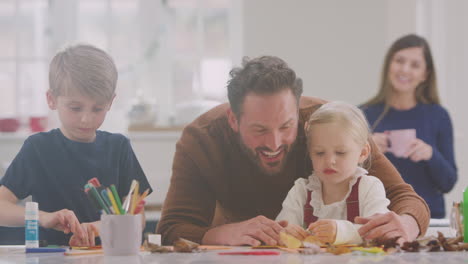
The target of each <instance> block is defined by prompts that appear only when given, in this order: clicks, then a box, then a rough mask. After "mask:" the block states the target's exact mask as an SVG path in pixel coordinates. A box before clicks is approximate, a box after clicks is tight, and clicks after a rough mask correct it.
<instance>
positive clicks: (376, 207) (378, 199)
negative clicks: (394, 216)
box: [276, 167, 390, 244]
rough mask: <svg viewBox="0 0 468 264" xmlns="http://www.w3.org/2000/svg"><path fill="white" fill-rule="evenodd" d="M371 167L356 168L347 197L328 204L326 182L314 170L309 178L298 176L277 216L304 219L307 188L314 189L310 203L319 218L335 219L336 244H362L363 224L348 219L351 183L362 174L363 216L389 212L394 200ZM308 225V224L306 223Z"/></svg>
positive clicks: (291, 220)
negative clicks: (324, 200)
mask: <svg viewBox="0 0 468 264" xmlns="http://www.w3.org/2000/svg"><path fill="white" fill-rule="evenodd" d="M367 173H368V172H367V171H366V170H365V169H363V168H361V167H358V168H357V169H356V172H355V173H354V174H353V176H351V177H352V179H351V181H350V182H349V188H348V192H347V193H346V196H345V198H344V199H343V200H341V201H338V202H335V203H332V204H327V205H325V204H324V203H323V199H322V184H321V182H320V179H319V178H318V177H317V176H315V175H314V174H312V175H310V176H309V178H308V179H303V178H301V179H297V180H296V182H295V183H294V186H293V187H292V188H291V190H290V191H289V193H288V195H287V196H286V199H285V200H284V202H283V209H282V210H281V212H280V213H279V214H278V216H277V217H276V220H277V221H281V220H287V221H288V222H289V223H292V224H296V225H299V226H302V225H303V222H304V204H305V203H306V200H307V191H308V190H310V191H312V196H311V201H310V205H311V206H312V207H313V208H314V215H315V216H316V217H317V218H318V219H335V220H336V224H337V233H336V239H335V242H334V244H350V243H351V244H354V243H356V244H359V243H361V242H362V239H361V237H360V236H359V233H358V231H357V230H358V229H359V227H360V226H361V225H357V224H353V223H351V222H349V221H348V220H347V207H346V199H347V198H348V196H349V194H350V192H351V187H352V186H353V185H354V184H355V183H356V181H357V179H358V178H359V177H361V181H360V182H359V213H360V214H359V215H360V216H363V217H367V216H371V215H374V214H376V213H387V212H388V211H389V210H388V208H387V206H388V205H389V204H390V201H389V200H388V199H387V198H386V195H385V188H384V186H383V184H382V182H381V181H380V180H379V179H378V178H376V177H374V176H369V175H367ZM306 228H307V227H306Z"/></svg>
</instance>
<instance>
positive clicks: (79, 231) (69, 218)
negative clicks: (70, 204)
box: [39, 209, 85, 239]
mask: <svg viewBox="0 0 468 264" xmlns="http://www.w3.org/2000/svg"><path fill="white" fill-rule="evenodd" d="M39 217H40V219H39V224H40V225H41V226H42V227H44V228H53V229H55V230H59V231H63V232H64V233H65V234H68V233H70V232H71V233H73V234H76V235H78V236H79V237H80V238H81V239H82V238H83V237H84V235H85V231H84V230H83V228H82V227H81V225H80V221H78V218H76V216H75V213H73V211H70V210H68V209H62V210H60V211H56V212H53V213H47V212H40V214H39Z"/></svg>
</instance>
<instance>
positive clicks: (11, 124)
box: [0, 118, 20, 132]
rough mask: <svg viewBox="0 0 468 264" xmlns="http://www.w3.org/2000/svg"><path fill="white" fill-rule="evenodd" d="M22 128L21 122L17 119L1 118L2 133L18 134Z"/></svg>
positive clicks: (0, 128)
mask: <svg viewBox="0 0 468 264" xmlns="http://www.w3.org/2000/svg"><path fill="white" fill-rule="evenodd" d="M19 127H20V121H19V120H18V119H17V118H0V131H1V132H16V131H18V129H19Z"/></svg>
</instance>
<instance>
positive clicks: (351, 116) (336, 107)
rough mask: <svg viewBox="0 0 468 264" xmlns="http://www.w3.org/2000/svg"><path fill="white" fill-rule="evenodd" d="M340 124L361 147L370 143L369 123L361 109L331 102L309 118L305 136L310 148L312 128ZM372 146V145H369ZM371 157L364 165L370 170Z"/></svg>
mask: <svg viewBox="0 0 468 264" xmlns="http://www.w3.org/2000/svg"><path fill="white" fill-rule="evenodd" d="M329 123H338V124H340V125H342V126H343V129H346V130H347V131H348V132H349V133H351V135H352V137H353V138H354V140H355V141H356V143H358V144H359V145H360V146H362V147H364V146H365V145H366V143H369V139H370V137H371V133H370V129H369V123H367V119H366V117H365V116H364V114H363V112H362V111H361V109H359V108H357V107H356V106H354V105H351V104H348V103H344V102H338V101H335V102H329V103H326V104H323V105H322V106H320V108H318V109H317V110H316V111H315V112H314V113H312V114H311V115H310V117H309V120H308V121H307V122H306V124H305V134H306V137H307V145H308V146H309V147H310V145H309V144H310V133H311V129H310V128H311V127H312V126H313V125H317V124H329ZM369 146H370V145H369ZM370 162H371V157H370V155H369V157H368V158H367V159H366V161H365V162H364V164H363V167H364V168H369V167H370Z"/></svg>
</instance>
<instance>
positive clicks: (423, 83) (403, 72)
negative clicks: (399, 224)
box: [362, 34, 457, 218]
mask: <svg viewBox="0 0 468 264" xmlns="http://www.w3.org/2000/svg"><path fill="white" fill-rule="evenodd" d="M362 109H363V111H364V113H365V115H366V117H367V120H368V121H369V124H370V125H371V128H372V131H373V139H374V141H375V142H376V143H377V145H378V147H379V148H380V150H381V151H382V152H384V153H385V155H386V156H387V158H388V159H389V160H390V161H391V162H392V163H393V164H394V165H395V167H396V168H397V169H398V171H399V172H400V173H401V175H402V177H403V178H404V180H405V181H406V182H407V183H409V184H411V185H412V186H413V188H414V189H415V191H416V192H417V193H418V194H419V195H420V196H422V197H423V198H424V199H425V200H426V202H427V203H428V205H429V208H430V210H431V218H443V217H445V203H444V197H443V194H444V193H447V192H449V191H450V190H451V189H452V188H453V186H454V185H455V183H456V181H457V167H456V165H455V158H454V149H453V129H452V123H451V121H450V116H449V114H448V112H447V110H445V109H444V108H443V107H442V106H441V105H440V100H439V96H438V92H437V85H436V72H435V67H434V63H433V60H432V55H431V51H430V48H429V45H428V43H427V41H426V40H425V39H424V38H422V37H419V36H417V35H414V34H410V35H406V36H403V37H401V38H399V39H398V40H396V41H395V42H394V43H393V45H392V46H391V47H390V49H389V50H388V52H387V55H386V57H385V61H384V67H383V69H382V78H381V85H380V89H379V92H378V93H377V95H376V96H374V97H373V98H371V99H370V100H369V101H367V102H366V103H364V104H363V106H362Z"/></svg>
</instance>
